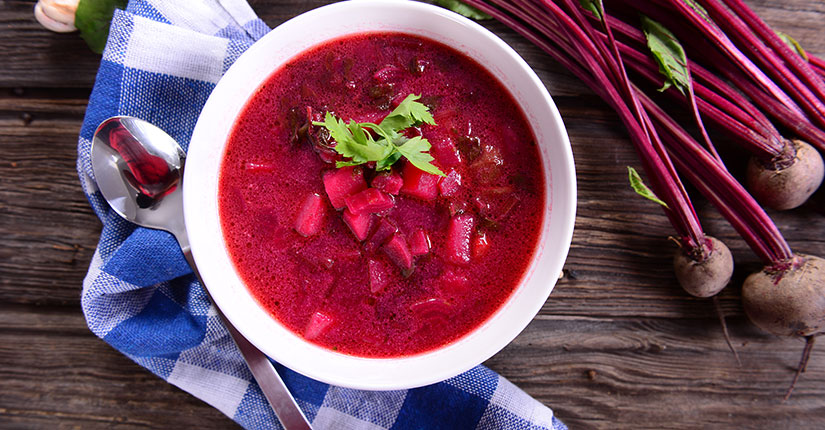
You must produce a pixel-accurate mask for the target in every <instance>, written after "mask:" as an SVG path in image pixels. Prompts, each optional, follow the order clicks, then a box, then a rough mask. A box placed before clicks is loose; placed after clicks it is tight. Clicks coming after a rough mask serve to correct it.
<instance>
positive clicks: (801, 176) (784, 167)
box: [746, 140, 825, 210]
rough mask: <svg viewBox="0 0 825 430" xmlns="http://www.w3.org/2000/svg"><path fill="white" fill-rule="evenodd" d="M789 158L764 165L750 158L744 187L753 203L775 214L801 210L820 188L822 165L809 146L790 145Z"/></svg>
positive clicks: (800, 143)
mask: <svg viewBox="0 0 825 430" xmlns="http://www.w3.org/2000/svg"><path fill="white" fill-rule="evenodd" d="M790 143H791V144H792V145H793V146H792V147H791V146H789V147H788V150H789V151H790V156H789V157H788V160H787V161H782V160H779V161H777V162H775V163H771V164H769V165H765V164H764V163H762V162H760V161H759V160H757V159H756V158H755V157H751V159H750V162H749V163H748V171H747V175H746V183H747V186H748V189H749V190H750V191H751V194H753V196H754V197H756V200H758V201H759V202H760V203H762V204H764V205H765V206H767V207H769V208H772V209H776V210H788V209H793V208H796V207H799V206H801V205H802V204H803V203H805V201H806V200H808V197H810V196H811V194H813V193H814V191H816V189H817V188H819V185H820V184H822V178H823V174H825V164H823V161H822V157H821V156H820V155H819V152H817V151H816V149H814V147H813V146H811V145H809V144H807V143H805V142H803V141H801V140H793V141H790Z"/></svg>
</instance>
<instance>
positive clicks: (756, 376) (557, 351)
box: [0, 0, 825, 429]
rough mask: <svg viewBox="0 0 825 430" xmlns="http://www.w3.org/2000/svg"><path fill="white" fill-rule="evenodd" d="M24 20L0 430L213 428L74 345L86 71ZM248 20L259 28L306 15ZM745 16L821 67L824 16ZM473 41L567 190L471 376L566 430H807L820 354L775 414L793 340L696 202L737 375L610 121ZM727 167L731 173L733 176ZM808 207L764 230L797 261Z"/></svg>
mask: <svg viewBox="0 0 825 430" xmlns="http://www.w3.org/2000/svg"><path fill="white" fill-rule="evenodd" d="M32 3H33V2H31V1H17V0H6V1H0V145H2V150H0V428H63V427H66V428H69V427H73V428H74V427H79V428H101V427H105V428H144V427H149V428H204V429H206V428H209V429H211V428H232V427H233V426H234V424H233V423H232V421H231V420H229V419H228V418H226V417H224V416H223V415H221V413H220V412H218V411H217V410H215V409H213V408H211V407H209V406H208V405H206V404H204V403H202V402H200V401H199V400H197V399H195V398H194V397H192V396H190V395H189V394H187V393H185V392H183V391H181V390H179V389H177V388H175V387H173V386H172V385H169V384H167V383H165V382H163V381H162V380H160V379H158V378H157V377H155V376H153V375H152V374H150V373H149V372H148V371H146V370H145V369H143V368H141V367H140V366H138V365H136V364H134V363H133V362H132V361H130V360H129V359H127V358H126V357H124V356H122V355H121V354H120V353H118V352H117V351H115V350H114V349H112V348H111V347H109V346H108V345H107V344H106V343H104V342H103V341H101V340H99V339H97V338H96V337H95V336H94V335H93V334H92V333H91V332H90V331H89V330H88V329H87V327H86V323H85V320H84V318H83V314H82V312H81V310H80V302H79V300H80V291H81V282H82V280H83V277H84V276H85V274H86V269H87V267H88V264H89V260H90V258H91V256H92V254H93V251H94V249H95V246H96V243H97V238H98V234H99V232H100V222H99V221H98V220H97V218H96V217H95V216H94V215H93V213H92V211H91V210H90V208H89V206H88V203H87V202H86V199H85V198H84V196H83V193H82V192H81V189H80V185H79V183H78V180H77V176H76V172H75V158H76V149H75V148H76V142H77V134H78V132H79V129H80V124H81V121H82V119H83V114H84V111H85V107H86V103H87V99H88V96H89V93H90V88H91V86H92V83H93V81H94V77H95V72H96V69H97V65H98V62H99V57H98V56H96V55H94V54H92V53H91V52H89V51H88V50H87V48H86V47H85V45H84V44H83V42H82V41H81V40H80V39H79V38H78V37H77V36H76V35H73V34H69V35H60V34H55V33H50V32H47V31H46V30H44V29H42V28H41V27H40V26H39V25H38V24H37V23H36V22H35V21H34V19H33V18H32ZM252 3H253V7H254V8H255V9H256V10H257V11H258V13H259V14H260V16H261V17H262V18H263V19H264V21H266V22H267V23H268V24H269V25H271V26H275V25H277V24H279V23H280V22H283V21H284V20H286V19H288V18H289V17H291V16H294V15H295V14H298V13H300V12H303V11H306V10H309V9H312V8H315V7H317V6H319V5H320V4H321V3H324V1H318V0H307V1H304V0H295V1H288V2H287V1H282V2H278V1H274V0H273V1H269V2H265V1H253V2H252ZM748 3H749V4H751V5H752V6H753V7H754V8H755V10H756V11H757V12H758V13H759V14H760V15H761V16H762V17H764V18H765V19H766V20H767V21H769V23H771V24H772V25H773V26H775V28H776V29H778V30H780V31H783V32H786V33H788V34H790V35H792V36H793V37H794V38H796V39H797V40H799V41H800V42H801V43H802V44H803V46H804V47H805V48H806V49H807V50H809V51H810V52H812V53H815V54H818V55H820V56H822V55H825V31H823V30H824V29H825V3H823V2H822V1H819V0H793V1H790V0H788V1H782V2H774V1H770V0H750V1H748ZM486 25H488V26H489V27H490V28H491V29H493V30H494V31H495V32H496V33H498V34H499V35H501V36H502V37H503V38H504V39H505V40H506V41H507V42H508V43H510V44H511V45H512V46H513V47H515V48H516V49H517V50H518V51H519V52H520V53H521V54H522V55H523V56H524V58H525V59H526V60H527V61H528V63H530V65H531V66H532V67H533V68H534V69H535V70H536V71H537V72H538V74H539V76H540V77H541V78H542V79H543V80H544V82H545V83H546V84H547V87H548V88H549V90H550V92H551V94H553V97H554V98H555V101H556V103H557V104H558V106H559V108H560V110H561V114H562V116H563V117H564V120H565V123H566V124H567V127H568V132H569V134H570V139H571V141H572V144H573V152H574V156H575V159H576V168H577V177H578V192H579V204H578V216H577V219H576V231H575V235H574V237H573V244H572V248H571V250H570V256H569V258H568V260H567V264H566V266H565V267H566V268H565V271H564V278H563V279H562V280H561V282H560V283H559V284H558V285H557V287H556V289H555V291H554V292H553V294H552V296H551V297H550V299H549V300H548V301H547V303H546V304H545V305H544V307H543V309H542V310H541V312H540V313H539V315H538V316H537V317H536V318H535V320H534V321H533V322H532V323H531V324H530V326H529V327H527V329H526V330H525V331H524V332H523V333H522V334H521V335H520V336H519V337H518V338H516V339H515V341H513V342H512V343H511V344H510V345H509V346H508V347H506V348H505V349H504V350H503V351H501V352H500V353H499V354H497V355H496V356H494V357H493V358H491V359H490V360H488V361H487V362H486V364H487V365H488V366H489V367H491V368H492V369H494V370H496V371H498V372H500V373H501V374H502V375H504V376H505V377H507V378H509V379H510V380H511V381H512V382H514V383H515V384H517V385H518V386H520V387H521V388H523V389H524V390H525V391H527V392H528V393H530V394H531V395H533V396H535V397H536V398H537V399H539V400H540V401H542V402H544V403H545V404H547V405H549V406H551V407H552V408H553V409H554V411H555V412H556V414H557V416H558V417H560V418H561V419H562V420H563V421H564V422H566V423H567V424H568V425H569V426H570V427H571V428H574V429H579V428H634V429H639V428H655V429H661V428H723V427H734V428H760V429H761V428H811V429H813V428H825V345H822V346H820V347H819V348H817V349H816V350H815V351H814V353H813V355H812V357H811V362H810V364H809V366H808V372H807V373H806V374H804V375H803V377H802V379H801V381H800V382H799V384H798V386H797V389H796V392H795V394H794V396H793V397H792V398H791V400H790V401H788V402H786V403H782V402H781V399H782V395H783V393H784V392H785V389H786V388H787V386H788V384H789V383H790V381H791V378H792V376H793V371H794V369H795V367H796V364H797V362H798V360H799V355H800V352H801V350H802V346H803V342H802V341H801V340H799V339H781V338H777V337H775V336H771V335H767V334H765V333H762V332H760V331H759V330H758V329H756V328H755V327H753V326H752V325H751V324H749V323H748V321H747V320H746V318H745V316H744V314H743V312H742V308H741V305H740V301H739V293H740V286H741V283H742V280H743V279H744V277H745V276H746V275H747V274H748V273H750V272H752V271H754V270H756V269H757V268H758V267H759V264H758V261H757V259H756V257H755V256H754V255H753V254H752V253H751V252H750V251H749V249H748V248H747V247H746V246H745V244H744V243H743V242H742V241H741V239H739V238H738V236H736V234H735V233H734V232H733V230H732V229H731V228H730V227H729V226H728V225H727V224H726V223H725V222H724V220H722V219H721V217H720V216H719V215H718V214H717V212H715V210H714V209H713V208H712V207H710V206H709V204H708V203H707V202H706V201H705V200H704V199H702V198H700V197H697V198H696V199H695V204H696V206H697V210H698V211H699V212H700V216H701V218H702V220H703V223H704V225H705V228H706V230H707V232H708V233H710V234H713V235H715V236H717V237H720V238H722V239H723V240H725V241H726V242H727V244H728V245H729V246H730V247H731V248H732V250H733V253H734V257H735V259H736V261H737V267H736V273H735V275H734V279H733V281H732V284H731V286H730V287H729V288H727V289H726V290H725V291H724V292H723V293H722V295H721V307H722V309H723V310H724V312H725V313H726V314H727V315H728V322H729V324H730V329H731V335H732V336H733V339H734V342H735V345H736V347H737V348H738V350H739V353H740V355H741V357H742V367H739V366H737V364H736V361H735V360H734V358H733V356H732V355H731V353H730V352H729V351H728V348H727V346H726V345H725V342H724V340H723V338H722V334H721V330H720V326H719V323H718V321H717V318H716V314H715V313H714V309H713V307H712V306H711V303H710V302H708V301H706V300H698V299H694V298H691V297H689V296H687V295H686V294H685V293H683V292H682V291H681V289H680V288H679V287H678V285H677V284H676V281H675V280H674V277H673V274H672V270H671V266H670V260H671V254H672V253H673V251H674V246H673V244H672V243H671V242H669V241H668V240H667V239H666V238H667V236H668V235H670V234H672V233H673V231H672V229H671V228H670V227H669V225H668V223H667V221H666V219H665V217H664V216H663V215H662V213H661V211H660V210H659V209H658V208H657V207H656V206H655V205H654V204H651V203H649V202H647V201H645V200H643V199H641V198H639V197H637V196H636V195H635V194H634V193H633V192H632V191H631V190H630V188H629V187H628V185H627V174H626V166H628V165H633V166H638V164H639V163H638V162H637V160H636V157H635V155H634V153H633V151H632V149H631V147H630V144H629V141H628V139H627V136H626V133H625V131H624V128H623V127H622V125H621V124H620V122H619V121H618V119H617V117H616V115H615V114H614V113H613V112H612V111H611V110H610V109H609V108H608V107H607V106H606V105H605V104H604V103H602V102H601V101H600V100H599V99H598V98H596V97H595V96H594V95H593V94H592V93H591V92H590V91H589V90H588V89H587V88H585V87H584V86H583V85H582V84H580V83H579V82H577V81H576V80H575V79H574V78H573V77H572V76H571V75H570V74H569V73H567V72H566V71H565V70H563V69H562V68H561V67H560V66H558V65H557V64H555V63H554V62H553V61H551V60H550V59H549V58H548V57H546V56H545V55H543V54H542V53H540V52H539V51H537V50H536V49H535V48H533V47H532V46H530V45H529V44H527V43H526V42H525V41H524V40H523V39H521V38H519V37H517V36H515V35H514V34H513V33H512V32H510V31H508V30H506V29H505V28H503V27H502V26H500V25H497V24H496V23H488V24H486ZM720 142H721V140H720ZM721 145H723V146H724V145H725V144H724V143H721ZM729 164H730V166H731V167H732V169H735V170H737V171H738V170H741V167H742V162H741V161H739V160H731V161H730V162H729ZM824 202H825V192H823V191H820V192H819V194H818V195H817V196H816V197H815V203H813V204H812V203H809V204H808V205H806V206H805V207H803V208H801V209H798V210H795V211H792V212H791V213H782V214H779V213H773V212H771V215H772V216H774V219H775V220H776V222H777V224H778V225H779V227H780V229H781V230H782V231H783V233H784V234H785V235H786V237H787V239H788V241H789V242H790V243H791V245H792V246H793V247H794V249H795V250H796V251H798V252H804V253H812V254H816V255H819V256H825V217H823V214H825V211H824V210H823V208H825V204H824ZM817 208H818V209H817Z"/></svg>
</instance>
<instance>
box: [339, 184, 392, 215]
mask: <svg viewBox="0 0 825 430" xmlns="http://www.w3.org/2000/svg"><path fill="white" fill-rule="evenodd" d="M344 201H345V202H346V204H347V209H349V211H350V212H352V213H353V215H360V214H363V213H376V212H381V211H385V210H387V209H390V208H392V207H393V206H395V202H394V201H393V200H392V198H391V197H390V196H389V194H387V193H385V192H383V191H381V190H379V189H377V188H367V189H366V190H364V191H361V192H360V193H357V194H353V195H351V196H349V197H347V198H346V199H344Z"/></svg>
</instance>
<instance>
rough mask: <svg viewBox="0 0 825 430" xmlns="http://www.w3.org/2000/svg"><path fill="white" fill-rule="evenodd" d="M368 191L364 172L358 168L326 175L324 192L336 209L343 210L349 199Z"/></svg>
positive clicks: (352, 167)
mask: <svg viewBox="0 0 825 430" xmlns="http://www.w3.org/2000/svg"><path fill="white" fill-rule="evenodd" d="M366 189H367V182H366V181H365V180H364V173H363V170H362V169H361V168H360V167H358V166H347V167H342V168H340V169H335V170H333V171H331V172H329V173H327V174H325V175H324V190H326V192H327V196H328V197H329V201H330V202H331V203H332V206H333V207H334V208H335V209H339V210H340V209H343V208H344V207H345V206H346V205H347V203H346V201H345V200H346V198H347V197H349V196H351V195H353V194H356V193H360V192H361V191H364V190H366Z"/></svg>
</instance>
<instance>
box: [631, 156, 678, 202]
mask: <svg viewBox="0 0 825 430" xmlns="http://www.w3.org/2000/svg"><path fill="white" fill-rule="evenodd" d="M627 175H628V179H630V186H631V187H632V188H633V191H635V192H636V194H638V195H640V196H642V197H644V198H646V199H649V200H652V201H654V202H656V203H658V204H660V205H662V206H664V207H666V208H667V207H668V206H667V203H665V202H663V201H662V200H661V199H660V198H659V197H656V194H654V193H653V191H652V190H651V189H650V188H648V187H647V185H645V183H644V182H643V181H642V177H641V176H639V172H637V171H636V169H634V168H632V167H630V166H627ZM668 209H670V208H668Z"/></svg>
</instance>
